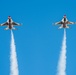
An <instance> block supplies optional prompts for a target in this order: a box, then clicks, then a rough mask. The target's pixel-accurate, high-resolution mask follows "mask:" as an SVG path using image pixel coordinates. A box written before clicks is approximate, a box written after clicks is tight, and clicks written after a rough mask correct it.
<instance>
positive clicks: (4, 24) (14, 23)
mask: <svg viewBox="0 0 76 75" xmlns="http://www.w3.org/2000/svg"><path fill="white" fill-rule="evenodd" d="M20 25H21V24H19V23H16V22H13V20H12V18H11V17H10V16H8V20H7V22H5V23H2V24H0V26H7V28H5V30H8V29H10V30H12V29H14V30H16V28H15V27H14V26H20Z"/></svg>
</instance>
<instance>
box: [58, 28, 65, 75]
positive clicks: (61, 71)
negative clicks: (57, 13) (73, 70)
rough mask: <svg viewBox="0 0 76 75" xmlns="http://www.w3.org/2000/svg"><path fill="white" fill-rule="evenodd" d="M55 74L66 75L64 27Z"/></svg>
mask: <svg viewBox="0 0 76 75" xmlns="http://www.w3.org/2000/svg"><path fill="white" fill-rule="evenodd" d="M57 75H66V30H65V29H64V36H63V41H62V48H61V52H60V58H59V62H58V70H57Z"/></svg>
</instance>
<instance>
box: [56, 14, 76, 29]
mask: <svg viewBox="0 0 76 75" xmlns="http://www.w3.org/2000/svg"><path fill="white" fill-rule="evenodd" d="M70 24H76V22H70V21H68V19H67V17H66V15H64V16H63V19H62V20H61V21H60V22H56V23H55V25H60V27H59V29H61V28H69V25H70Z"/></svg>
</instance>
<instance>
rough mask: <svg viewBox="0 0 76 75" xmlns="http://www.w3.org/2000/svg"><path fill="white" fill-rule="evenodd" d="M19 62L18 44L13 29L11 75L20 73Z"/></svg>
mask: <svg viewBox="0 0 76 75" xmlns="http://www.w3.org/2000/svg"><path fill="white" fill-rule="evenodd" d="M18 74H19V71H18V62H17V55H16V45H15V41H14V35H13V32H12V30H11V52H10V75H18Z"/></svg>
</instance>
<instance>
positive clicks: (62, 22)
mask: <svg viewBox="0 0 76 75" xmlns="http://www.w3.org/2000/svg"><path fill="white" fill-rule="evenodd" d="M58 24H63V22H62V21H60V22H56V23H55V25H58Z"/></svg>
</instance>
